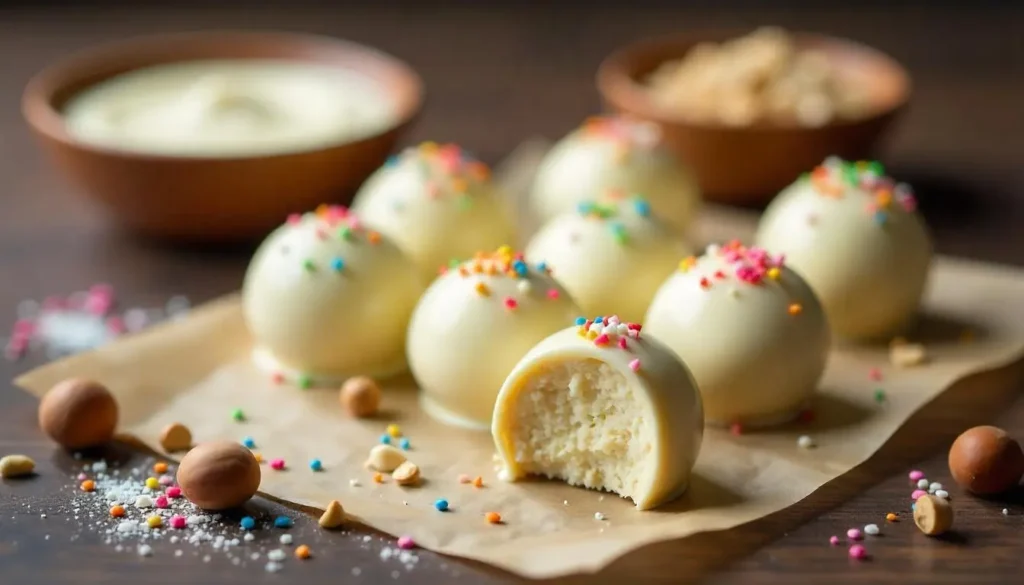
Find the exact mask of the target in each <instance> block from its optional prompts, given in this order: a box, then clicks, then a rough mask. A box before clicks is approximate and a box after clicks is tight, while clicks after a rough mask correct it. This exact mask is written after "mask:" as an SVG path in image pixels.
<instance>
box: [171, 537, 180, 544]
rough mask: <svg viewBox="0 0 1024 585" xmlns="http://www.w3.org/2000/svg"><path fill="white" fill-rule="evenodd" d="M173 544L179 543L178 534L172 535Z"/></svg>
mask: <svg viewBox="0 0 1024 585" xmlns="http://www.w3.org/2000/svg"><path fill="white" fill-rule="evenodd" d="M171 544H178V537H177V536H172V537H171Z"/></svg>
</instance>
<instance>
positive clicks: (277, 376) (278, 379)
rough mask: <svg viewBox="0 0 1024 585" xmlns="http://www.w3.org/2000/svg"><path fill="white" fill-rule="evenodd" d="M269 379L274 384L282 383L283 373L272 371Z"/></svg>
mask: <svg viewBox="0 0 1024 585" xmlns="http://www.w3.org/2000/svg"><path fill="white" fill-rule="evenodd" d="M270 381H271V382H273V383H275V384H284V374H282V373H281V372H274V373H273V374H271V375H270Z"/></svg>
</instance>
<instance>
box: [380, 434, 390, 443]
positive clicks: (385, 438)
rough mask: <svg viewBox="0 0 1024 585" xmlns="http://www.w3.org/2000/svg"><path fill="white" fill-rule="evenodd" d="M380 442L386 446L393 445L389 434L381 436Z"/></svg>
mask: <svg viewBox="0 0 1024 585" xmlns="http://www.w3.org/2000/svg"><path fill="white" fill-rule="evenodd" d="M380 442H381V443H383V444H385V445H390V444H391V435H389V434H387V433H384V434H383V435H381V436H380Z"/></svg>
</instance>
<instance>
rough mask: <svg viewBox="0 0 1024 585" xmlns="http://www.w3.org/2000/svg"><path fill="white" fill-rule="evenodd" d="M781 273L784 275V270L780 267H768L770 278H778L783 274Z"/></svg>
mask: <svg viewBox="0 0 1024 585" xmlns="http://www.w3.org/2000/svg"><path fill="white" fill-rule="evenodd" d="M781 275H782V271H781V270H779V269H778V268H774V267H772V268H769V269H768V278H770V279H772V280H778V279H779V276H781Z"/></svg>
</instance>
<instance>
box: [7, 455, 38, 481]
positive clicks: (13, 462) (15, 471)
mask: <svg viewBox="0 0 1024 585" xmlns="http://www.w3.org/2000/svg"><path fill="white" fill-rule="evenodd" d="M35 468H36V462H35V461H33V460H32V458H31V457H27V456H25V455H7V456H6V457H3V458H0V477H5V478H11V477H24V476H26V475H31V474H32V472H33V471H35Z"/></svg>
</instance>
